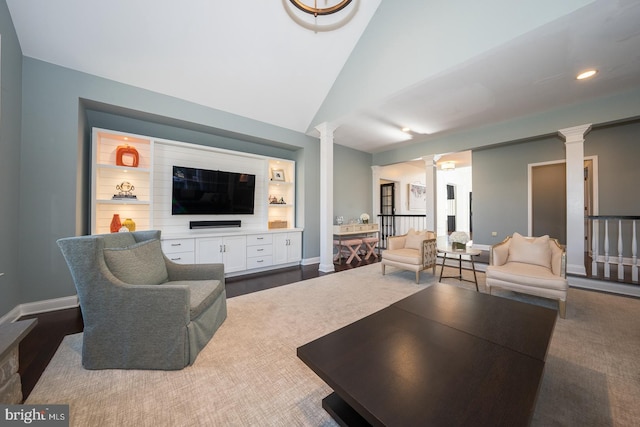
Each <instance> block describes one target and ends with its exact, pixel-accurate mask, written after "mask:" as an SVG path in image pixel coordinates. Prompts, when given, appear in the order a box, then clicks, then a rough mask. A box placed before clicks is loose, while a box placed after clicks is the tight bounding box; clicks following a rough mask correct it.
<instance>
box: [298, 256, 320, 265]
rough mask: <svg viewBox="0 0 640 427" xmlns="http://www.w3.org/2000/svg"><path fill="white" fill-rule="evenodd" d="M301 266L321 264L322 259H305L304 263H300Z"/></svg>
mask: <svg viewBox="0 0 640 427" xmlns="http://www.w3.org/2000/svg"><path fill="white" fill-rule="evenodd" d="M300 264H301V265H311V264H320V257H319V256H317V257H314V258H305V259H303V260H302V262H301V263H300Z"/></svg>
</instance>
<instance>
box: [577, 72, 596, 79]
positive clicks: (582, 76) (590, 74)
mask: <svg viewBox="0 0 640 427" xmlns="http://www.w3.org/2000/svg"><path fill="white" fill-rule="evenodd" d="M597 72H598V71H597V70H587V71H585V72H583V73H580V74H578V75H577V76H576V79H577V80H584V79H588V78H589V77H593V76H595V75H596V73H597Z"/></svg>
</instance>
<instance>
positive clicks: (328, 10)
mask: <svg viewBox="0 0 640 427" xmlns="http://www.w3.org/2000/svg"><path fill="white" fill-rule="evenodd" d="M290 1H291V3H292V4H293V5H294V6H295V7H297V8H298V9H300V10H301V11H303V12H306V13H309V14H311V15H313V16H316V17H317V16H318V15H331V14H332V13H336V12H339V11H341V10H342V9H344V8H345V7H347V5H348V4H349V3H351V0H341V1H339V0H334V1H328V2H327V3H329V4H330V5H327V7H317V6H318V0H313V6H309V5H307V4H305V2H303V1H302V0H290ZM309 2H310V1H309Z"/></svg>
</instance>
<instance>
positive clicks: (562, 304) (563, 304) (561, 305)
mask: <svg viewBox="0 0 640 427" xmlns="http://www.w3.org/2000/svg"><path fill="white" fill-rule="evenodd" d="M558 311H559V312H560V317H561V318H562V319H564V318H565V316H566V315H567V301H563V300H558Z"/></svg>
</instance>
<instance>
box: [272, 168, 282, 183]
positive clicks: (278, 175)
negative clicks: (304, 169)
mask: <svg viewBox="0 0 640 427" xmlns="http://www.w3.org/2000/svg"><path fill="white" fill-rule="evenodd" d="M271 180H272V181H284V169H271Z"/></svg>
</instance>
